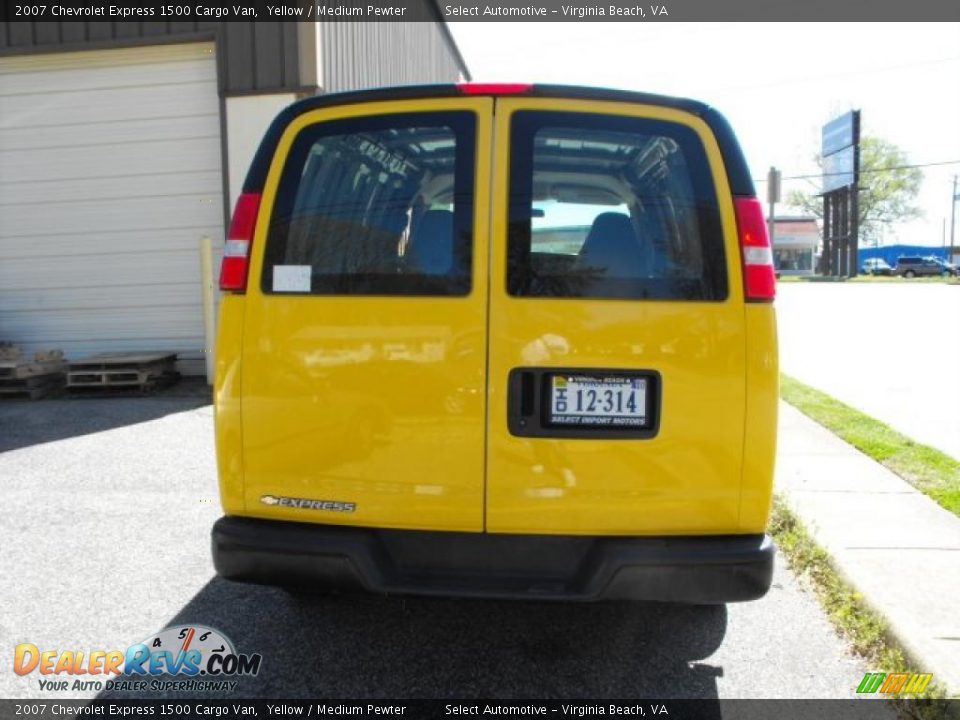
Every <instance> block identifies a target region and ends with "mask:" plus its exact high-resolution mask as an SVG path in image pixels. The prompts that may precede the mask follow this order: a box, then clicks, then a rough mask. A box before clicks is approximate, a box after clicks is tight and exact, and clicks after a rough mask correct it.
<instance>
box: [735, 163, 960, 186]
mask: <svg viewBox="0 0 960 720" xmlns="http://www.w3.org/2000/svg"><path fill="white" fill-rule="evenodd" d="M937 165H960V160H942V161H940V162H929V163H915V164H913V165H891V166H890V167H885V168H870V169H867V170H864V169H861V170H860V174H861V175H862V174H864V173H879V172H891V171H893V170H908V169H910V168H923V167H935V166H937ZM828 175H850V173H848V172H835V173H817V174H816V175H790V176H789V177H783V178H781V179H782V180H810V179H815V178H820V177H825V176H828ZM753 181H754V182H760V183H763V182H766V181H767V179H766V178H754V179H753Z"/></svg>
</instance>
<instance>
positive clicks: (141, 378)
mask: <svg viewBox="0 0 960 720" xmlns="http://www.w3.org/2000/svg"><path fill="white" fill-rule="evenodd" d="M176 361H177V354H176V353H101V354H100V355H93V356H91V357H88V358H84V359H82V360H77V361H74V362H71V363H70V367H69V370H68V371H67V389H68V390H70V391H71V392H74V391H79V392H83V391H89V390H94V391H96V390H109V389H118V390H123V389H126V390H140V391H146V390H153V389H155V388H157V387H159V386H161V385H164V384H169V383H171V382H173V381H175V380H176V379H177V378H178V377H179V375H178V374H177V372H176Z"/></svg>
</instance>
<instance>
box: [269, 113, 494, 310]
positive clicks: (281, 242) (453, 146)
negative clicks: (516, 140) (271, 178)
mask: <svg viewBox="0 0 960 720" xmlns="http://www.w3.org/2000/svg"><path fill="white" fill-rule="evenodd" d="M475 123H476V120H475V116H474V115H473V113H471V112H442V113H409V114H397V115H379V116H371V117H363V118H351V119H348V120H334V121H329V122H325V123H320V124H317V125H315V126H312V127H309V128H306V129H304V130H303V131H302V132H301V133H300V134H299V135H298V136H297V138H296V139H295V140H294V142H293V145H292V147H291V150H290V153H289V155H288V158H287V161H286V164H285V166H284V169H283V173H282V175H281V178H280V184H279V187H278V190H277V199H276V202H275V204H274V207H273V212H272V214H271V218H270V226H269V231H268V236H267V246H266V249H265V254H264V267H263V276H262V279H261V287H262V289H263V291H264V292H266V293H291V292H293V293H301V294H304V293H310V294H321V295H322V294H326V295H466V294H468V293H469V292H470V287H471V257H472V248H473V242H472V226H473V174H474V152H475V134H476V130H475Z"/></svg>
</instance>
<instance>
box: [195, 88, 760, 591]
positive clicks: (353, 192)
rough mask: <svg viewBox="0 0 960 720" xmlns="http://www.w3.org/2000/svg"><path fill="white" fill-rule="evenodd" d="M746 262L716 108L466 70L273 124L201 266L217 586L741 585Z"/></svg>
mask: <svg viewBox="0 0 960 720" xmlns="http://www.w3.org/2000/svg"><path fill="white" fill-rule="evenodd" d="M774 282H775V281H774V271H773V264H772V258H771V251H770V245H769V240H768V236H767V231H766V226H765V223H764V218H763V212H762V209H761V206H760V204H759V202H758V200H757V199H756V197H755V191H754V187H753V182H752V181H751V179H750V175H749V173H748V170H747V166H746V163H745V162H744V158H743V155H742V153H741V151H740V148H739V146H738V144H737V141H736V139H735V138H734V135H733V133H732V131H731V130H730V128H729V126H728V125H727V123H726V122H725V120H724V119H723V118H722V117H721V116H720V115H719V114H718V113H717V112H716V111H715V110H713V109H711V108H709V107H707V106H705V105H703V104H701V103H697V102H693V101H689V100H679V99H674V98H666V97H659V96H654V95H645V94H638V93H630V92H621V91H612V90H593V89H585V88H571V87H552V86H539V85H519V84H500V85H483V84H476V83H468V84H461V85H450V86H423V87H402V88H392V89H384V90H375V91H368V92H357V93H347V94H340V95H327V96H320V97H314V98H308V99H305V100H302V101H300V102H297V103H295V104H293V105H291V106H290V107H289V108H287V109H286V110H284V111H283V112H282V113H281V114H280V115H279V116H278V117H277V118H276V120H275V121H274V122H273V124H272V126H271V127H270V129H269V130H268V132H267V134H266V137H265V138H264V140H263V142H262V144H261V146H260V148H259V151H258V152H257V154H256V157H255V159H254V161H253V165H252V167H251V169H250V172H249V174H248V176H247V179H246V182H245V184H244V188H243V194H242V195H241V196H240V198H239V200H238V202H237V204H236V209H235V212H234V216H233V221H232V223H231V226H230V231H229V235H228V239H227V243H226V247H225V252H224V260H223V266H222V268H221V279H220V283H221V288H222V290H223V291H224V294H223V296H222V302H221V311H220V312H221V314H220V326H219V331H218V332H219V337H218V344H217V360H216V367H217V371H216V388H215V391H216V401H215V406H216V436H217V453H218V462H219V472H220V490H221V499H222V502H223V508H224V511H225V516H224V517H223V518H221V519H220V520H218V521H217V523H216V524H215V526H214V528H213V538H212V542H213V556H214V563H215V566H216V568H217V571H218V572H219V573H220V574H221V575H222V576H224V577H227V578H232V579H237V580H247V581H254V582H265V583H274V584H281V585H291V586H302V587H307V588H365V589H367V590H371V591H376V592H389V593H419V594H435V595H467V596H481V597H513V598H536V599H546V598H549V599H577V600H595V599H601V598H629V599H642V600H660V601H669V602H688V603H703V604H710V603H724V602H730V601H737V600H750V599H753V598H758V597H760V596H762V595H763V594H764V593H765V592H766V591H767V589H768V588H769V586H770V580H771V574H772V569H773V544H772V542H771V541H770V539H769V537H767V536H766V535H765V528H766V524H767V519H768V515H769V511H770V502H771V490H772V479H773V463H774V449H775V442H776V421H777V418H776V412H777V389H778V388H777V383H778V374H777V372H778V371H777V350H776V326H775V317H774V309H773V304H772V301H773V297H774V290H775V286H774Z"/></svg>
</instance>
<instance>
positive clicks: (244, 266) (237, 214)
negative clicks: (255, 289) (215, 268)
mask: <svg viewBox="0 0 960 720" xmlns="http://www.w3.org/2000/svg"><path fill="white" fill-rule="evenodd" d="M259 209H260V193H242V194H241V195H240V197H238V198H237V204H236V206H235V207H234V209H233V219H232V220H231V221H230V230H229V232H228V233H227V242H226V244H225V245H224V246H223V264H222V265H220V289H221V290H232V291H235V292H244V291H245V290H246V289H247V271H248V270H249V265H250V246H251V245H252V244H253V230H254V228H255V227H256V226H257V211H258V210H259Z"/></svg>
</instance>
